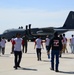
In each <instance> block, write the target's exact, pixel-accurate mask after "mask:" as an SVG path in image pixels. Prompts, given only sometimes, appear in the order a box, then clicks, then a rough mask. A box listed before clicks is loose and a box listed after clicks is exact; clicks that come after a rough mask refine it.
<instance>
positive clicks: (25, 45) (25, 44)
mask: <svg viewBox="0 0 74 75" xmlns="http://www.w3.org/2000/svg"><path fill="white" fill-rule="evenodd" d="M22 39H23V41H24V44H23V53H24V47H25V53H27V45H28V37H27V35H24V36H23V37H22Z"/></svg>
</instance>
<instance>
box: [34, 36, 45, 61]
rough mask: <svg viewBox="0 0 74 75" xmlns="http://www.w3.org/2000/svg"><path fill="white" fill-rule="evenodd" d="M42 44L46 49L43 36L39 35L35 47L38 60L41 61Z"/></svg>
mask: <svg viewBox="0 0 74 75" xmlns="http://www.w3.org/2000/svg"><path fill="white" fill-rule="evenodd" d="M41 46H42V48H43V49H44V47H43V42H42V40H41V37H40V36H38V38H37V39H36V40H35V45H34V49H35V48H36V53H37V60H38V61H41Z"/></svg>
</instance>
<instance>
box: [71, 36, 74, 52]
mask: <svg viewBox="0 0 74 75" xmlns="http://www.w3.org/2000/svg"><path fill="white" fill-rule="evenodd" d="M70 46H71V52H72V53H74V35H72V38H71V39H70Z"/></svg>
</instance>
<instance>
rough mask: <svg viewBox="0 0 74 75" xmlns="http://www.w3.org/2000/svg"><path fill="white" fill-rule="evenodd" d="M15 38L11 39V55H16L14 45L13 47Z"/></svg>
mask: <svg viewBox="0 0 74 75" xmlns="http://www.w3.org/2000/svg"><path fill="white" fill-rule="evenodd" d="M14 38H15V37H14V36H13V37H12V39H11V43H12V50H11V54H13V53H14V45H13V41H14Z"/></svg>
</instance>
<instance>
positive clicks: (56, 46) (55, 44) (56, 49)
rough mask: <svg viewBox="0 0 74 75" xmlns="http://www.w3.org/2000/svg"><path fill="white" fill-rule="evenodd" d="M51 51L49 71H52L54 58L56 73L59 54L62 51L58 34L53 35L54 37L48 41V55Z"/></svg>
mask: <svg viewBox="0 0 74 75" xmlns="http://www.w3.org/2000/svg"><path fill="white" fill-rule="evenodd" d="M50 49H52V51H51V70H54V58H55V57H56V65H55V71H56V72H58V71H59V70H58V65H59V53H60V50H62V42H61V39H60V38H59V37H58V33H57V32H55V33H54V37H53V38H52V39H51V40H50V43H49V50H48V53H49V52H50Z"/></svg>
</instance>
